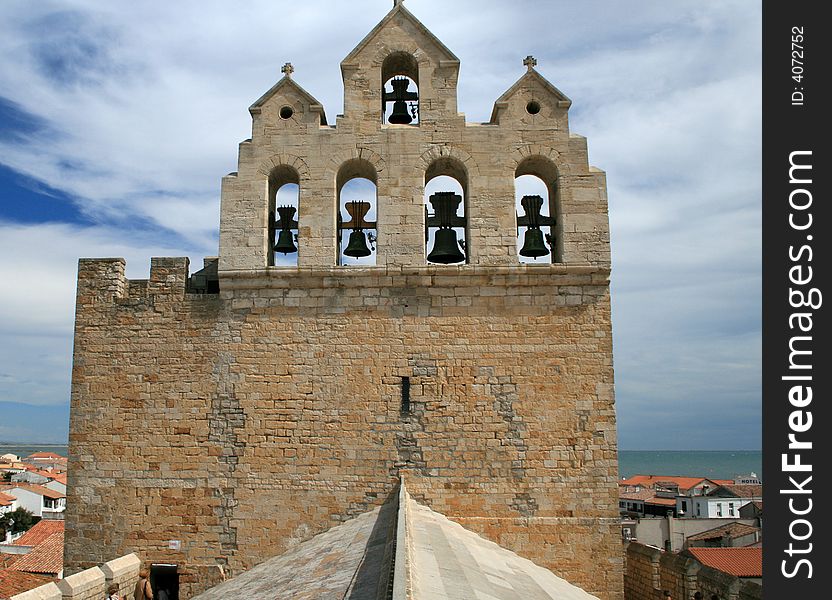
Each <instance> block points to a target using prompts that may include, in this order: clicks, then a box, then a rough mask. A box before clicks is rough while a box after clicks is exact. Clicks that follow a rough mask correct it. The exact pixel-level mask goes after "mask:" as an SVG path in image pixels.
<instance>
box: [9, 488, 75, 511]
mask: <svg viewBox="0 0 832 600" xmlns="http://www.w3.org/2000/svg"><path fill="white" fill-rule="evenodd" d="M3 493H4V494H6V495H8V496H13V497H14V498H16V499H17V506H19V507H22V508H25V509H26V510H28V511H29V512H30V513H32V514H33V515H35V516H37V517H42V518H45V519H48V518H53V519H55V518H63V515H62V513H63V512H64V511H65V510H66V494H62V493H61V492H57V491H55V490H50V489H49V488H47V487H44V486H42V485H29V484H20V485H17V486H13V487H9V488H6V489H4V490H3Z"/></svg>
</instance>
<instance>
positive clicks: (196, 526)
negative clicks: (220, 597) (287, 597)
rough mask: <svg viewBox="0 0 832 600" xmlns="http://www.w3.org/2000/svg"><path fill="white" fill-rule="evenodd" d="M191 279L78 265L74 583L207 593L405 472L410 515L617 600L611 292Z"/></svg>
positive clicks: (539, 280) (502, 279) (352, 510)
mask: <svg viewBox="0 0 832 600" xmlns="http://www.w3.org/2000/svg"><path fill="white" fill-rule="evenodd" d="M186 272H187V261H186V260H185V259H154V261H153V263H152V268H151V276H150V279H149V280H148V281H127V280H125V279H124V274H123V273H124V262H123V261H122V260H118V259H114V260H108V261H87V260H85V261H82V262H81V264H80V275H79V286H78V309H77V318H76V338H75V339H76V348H75V363H74V373H73V404H72V422H71V437H70V461H71V467H70V481H69V484H70V485H69V488H68V492H69V502H70V505H71V506H72V507H73V510H71V511H69V512H68V514H67V545H66V557H67V561H68V564H67V567H68V569H70V570H72V569H79V568H84V567H87V566H90V565H91V564H95V563H96V562H101V560H103V558H106V557H107V556H112V555H114V554H120V553H125V552H128V551H139V552H140V553H141V554H142V555H143V556H145V557H147V558H148V559H149V560H150V561H155V562H170V563H175V564H178V565H180V573H181V577H182V582H183V585H184V586H185V589H186V590H191V591H193V590H196V589H202V588H203V587H208V586H207V585H206V581H205V578H206V576H205V573H206V572H210V573H213V575H210V576H207V577H208V579H211V578H213V579H212V580H214V581H215V580H218V578H220V577H221V576H222V574H223V573H224V574H225V575H230V574H233V572H236V571H239V570H240V569H245V568H248V567H251V566H253V565H255V564H257V563H259V562H261V561H262V560H264V559H266V558H268V557H271V556H274V555H277V554H280V553H281V552H282V551H284V550H285V549H287V548H288V547H290V546H291V545H292V544H294V543H297V542H299V541H301V540H305V539H308V538H309V537H310V536H312V535H313V534H315V533H318V532H320V531H323V530H325V529H327V528H329V527H331V526H332V525H334V524H337V523H338V522H341V521H343V520H345V519H348V518H351V517H352V516H355V515H357V514H359V513H361V512H364V511H366V510H368V509H370V508H371V507H373V506H375V505H378V504H380V503H381V502H383V500H384V499H385V498H386V497H387V495H388V494H390V493H391V492H392V491H393V489H394V487H395V484H396V482H397V480H398V475H399V470H400V469H401V468H406V469H409V470H410V471H411V472H412V473H413V474H414V477H416V479H417V481H416V483H415V484H413V485H414V487H413V490H414V496H415V497H418V499H419V500H420V501H423V502H426V503H427V504H429V505H430V506H431V507H433V508H434V509H436V510H438V511H440V512H443V513H445V514H447V515H448V516H450V517H452V518H455V519H457V520H459V521H460V522H462V523H463V524H464V525H466V526H468V527H471V528H473V529H475V530H477V531H480V532H482V533H483V534H484V535H486V536H488V537H491V538H492V539H495V540H496V541H498V542H500V543H503V544H504V545H506V546H507V547H509V548H511V549H513V550H515V551H517V552H519V553H521V554H523V555H525V556H527V557H529V558H531V559H533V560H535V561H536V562H538V563H540V564H541V565H544V566H547V567H549V568H552V569H554V570H555V571H556V572H557V573H558V574H559V575H562V576H563V577H565V578H567V579H568V580H570V581H571V582H573V583H575V584H576V585H580V586H582V587H584V588H585V589H587V591H589V592H591V593H595V594H597V595H599V596H600V597H602V598H609V599H612V598H620V596H616V594H615V593H613V592H610V591H609V589H615V587H616V586H620V580H619V582H618V583H616V581H615V577H616V573H620V568H621V563H620V560H621V559H620V541H619V539H620V538H619V534H618V531H617V528H616V526H615V519H616V516H617V515H616V511H615V507H616V503H615V501H614V500H615V494H616V492H617V488H616V478H617V462H616V452H615V423H614V408H613V399H612V384H611V377H612V365H611V361H610V358H609V357H610V344H611V339H610V335H609V297H608V291H607V290H608V288H607V286H606V277H607V275H606V274H605V273H603V272H598V271H596V270H594V269H593V268H590V267H587V268H585V269H584V270H583V271H582V270H581V269H567V268H566V267H564V266H559V265H552V266H549V267H525V268H524V267H517V268H511V269H509V268H502V269H499V268H494V269H492V270H490V271H489V270H482V269H478V270H476V271H474V270H473V269H471V268H466V267H460V268H452V269H451V270H450V271H449V270H447V269H442V268H436V267H423V268H421V269H400V270H393V269H384V270H379V269H367V270H362V271H352V270H349V271H344V270H331V271H326V272H318V273H314V272H309V273H304V274H297V275H278V274H275V275H274V277H272V278H270V279H269V280H268V282H264V281H262V280H260V279H257V280H256V281H247V280H246V279H245V278H239V279H228V280H227V281H225V282H224V286H225V287H224V291H223V292H222V294H221V295H220V296H219V297H218V296H212V295H193V294H187V293H186V292H185V279H186ZM255 283H256V284H257V288H256V289H255V288H254V287H253V286H254V284H255ZM404 376H407V377H410V381H411V412H410V414H407V415H403V414H402V413H401V410H400V408H401V377H404ZM409 485H410V483H409ZM169 540H180V542H181V549H180V550H178V551H176V550H170V549H168V541H169ZM599 563H600V564H603V565H605V568H603V569H599V568H597V565H598V564H599ZM619 589H620V588H619Z"/></svg>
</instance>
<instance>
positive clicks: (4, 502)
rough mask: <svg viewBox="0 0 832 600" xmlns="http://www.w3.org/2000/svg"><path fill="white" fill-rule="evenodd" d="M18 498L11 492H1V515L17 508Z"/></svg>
mask: <svg viewBox="0 0 832 600" xmlns="http://www.w3.org/2000/svg"><path fill="white" fill-rule="evenodd" d="M17 506H18V504H17V498H15V497H14V496H11V495H9V494H5V493H3V492H0V517H2V516H3V515H5V514H6V513H10V512H12V511H14V510H17Z"/></svg>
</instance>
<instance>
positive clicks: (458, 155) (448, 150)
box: [419, 144, 479, 178]
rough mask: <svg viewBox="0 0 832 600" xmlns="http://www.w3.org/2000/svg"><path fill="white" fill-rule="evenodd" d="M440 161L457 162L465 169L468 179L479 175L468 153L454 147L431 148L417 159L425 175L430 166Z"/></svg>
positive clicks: (475, 164)
mask: <svg viewBox="0 0 832 600" xmlns="http://www.w3.org/2000/svg"><path fill="white" fill-rule="evenodd" d="M440 159H454V160H456V161H458V162H459V163H461V164H462V166H463V167H464V168H465V172H466V175H467V176H468V177H469V178H471V177H476V176H477V175H479V169H478V167H477V163H476V161H474V159H473V157H472V156H471V155H470V154H468V152H466V151H465V150H463V149H462V148H458V147H456V146H446V145H442V144H435V145H433V146H431V147H430V148H428V149H427V150H426V151H424V152H423V153H422V155H421V156H420V157H419V160H421V161H422V171H424V172H425V173H427V172H428V169H430V167H431V165H433V164H434V163H435V162H436V161H437V160H440Z"/></svg>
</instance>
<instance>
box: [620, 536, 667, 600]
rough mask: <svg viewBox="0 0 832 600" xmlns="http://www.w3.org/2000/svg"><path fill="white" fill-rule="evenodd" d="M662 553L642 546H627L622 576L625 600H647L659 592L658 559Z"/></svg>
mask: <svg viewBox="0 0 832 600" xmlns="http://www.w3.org/2000/svg"><path fill="white" fill-rule="evenodd" d="M661 555H662V551H661V550H659V549H658V548H654V547H652V546H647V545H644V544H638V543H630V544H628V545H627V553H626V569H625V575H624V597H625V598H626V599H627V600H648V599H652V598H654V597H655V596H656V594H657V593H658V592H661V587H660V585H661V582H660V581H659V559H660V558H661Z"/></svg>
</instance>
